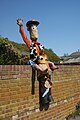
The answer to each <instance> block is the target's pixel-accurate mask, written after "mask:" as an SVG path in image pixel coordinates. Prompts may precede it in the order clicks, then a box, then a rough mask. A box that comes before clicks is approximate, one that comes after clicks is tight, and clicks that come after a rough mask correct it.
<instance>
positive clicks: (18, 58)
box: [0, 38, 29, 65]
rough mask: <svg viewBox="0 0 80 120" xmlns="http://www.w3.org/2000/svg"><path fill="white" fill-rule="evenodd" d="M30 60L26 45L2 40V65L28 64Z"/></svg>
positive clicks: (0, 60) (0, 46) (0, 55)
mask: <svg viewBox="0 0 80 120" xmlns="http://www.w3.org/2000/svg"><path fill="white" fill-rule="evenodd" d="M26 51H27V52H26ZM28 60H29V52H28V48H27V46H26V45H24V44H17V43H15V42H11V41H9V40H8V39H4V38H0V64H2V65H9V64H11V65H12V64H15V65H18V64H27V61H28Z"/></svg>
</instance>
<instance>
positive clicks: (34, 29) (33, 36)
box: [29, 25, 38, 41]
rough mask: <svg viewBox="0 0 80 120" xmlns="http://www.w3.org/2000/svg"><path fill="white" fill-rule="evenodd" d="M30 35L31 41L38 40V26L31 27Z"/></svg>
mask: <svg viewBox="0 0 80 120" xmlns="http://www.w3.org/2000/svg"><path fill="white" fill-rule="evenodd" d="M29 33H30V38H31V40H34V41H36V40H37V39H38V30H37V26H36V25H31V27H30V28H29Z"/></svg>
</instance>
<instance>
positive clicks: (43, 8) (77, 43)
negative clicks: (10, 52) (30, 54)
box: [0, 0, 80, 56]
mask: <svg viewBox="0 0 80 120" xmlns="http://www.w3.org/2000/svg"><path fill="white" fill-rule="evenodd" d="M18 18H21V19H23V21H24V22H23V25H24V30H25V33H26V35H27V36H28V38H30V36H29V33H28V31H27V29H26V22H27V21H29V20H31V19H35V20H37V21H39V22H40V24H39V26H38V31H39V38H38V41H39V42H40V43H41V44H42V45H44V47H45V48H47V49H49V48H51V49H52V50H53V52H54V53H56V54H57V55H59V56H63V55H64V54H67V53H68V54H71V53H72V52H76V51H78V50H80V0H0V35H1V36H2V37H7V38H8V39H9V40H11V41H14V42H17V43H24V41H23V39H22V37H21V35H20V33H19V26H18V25H17V24H16V23H17V22H16V20H17V19H18Z"/></svg>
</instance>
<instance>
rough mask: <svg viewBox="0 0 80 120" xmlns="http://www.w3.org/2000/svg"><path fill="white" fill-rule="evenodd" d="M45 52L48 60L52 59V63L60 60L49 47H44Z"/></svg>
mask: <svg viewBox="0 0 80 120" xmlns="http://www.w3.org/2000/svg"><path fill="white" fill-rule="evenodd" d="M45 54H47V56H48V59H49V61H52V62H54V63H59V62H60V58H59V57H58V56H57V55H56V54H55V53H54V52H53V51H52V49H51V48H50V49H49V50H48V49H45Z"/></svg>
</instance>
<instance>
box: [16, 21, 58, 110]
mask: <svg viewBox="0 0 80 120" xmlns="http://www.w3.org/2000/svg"><path fill="white" fill-rule="evenodd" d="M17 24H18V25H19V27H20V33H21V36H22V38H23V40H24V42H25V43H26V45H27V46H28V48H29V50H30V60H29V61H28V64H30V65H31V67H32V68H33V69H34V70H37V71H38V80H39V86H40V87H39V88H40V89H39V90H40V91H39V93H40V103H41V104H40V105H41V106H45V110H47V109H48V106H49V102H51V100H52V96H51V86H52V82H51V78H50V76H51V74H50V73H51V71H53V70H54V69H56V68H57V66H55V65H54V63H52V62H50V61H48V58H47V55H45V54H44V46H42V45H41V44H40V43H39V42H38V41H37V40H38V29H37V26H38V25H39V22H38V21H36V20H34V19H33V20H30V21H28V22H27V23H26V27H27V30H28V31H29V34H30V39H31V40H29V39H28V37H27V36H26V34H25V32H24V27H23V20H22V19H18V20H17ZM44 66H45V67H44ZM46 105H47V107H46Z"/></svg>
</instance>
